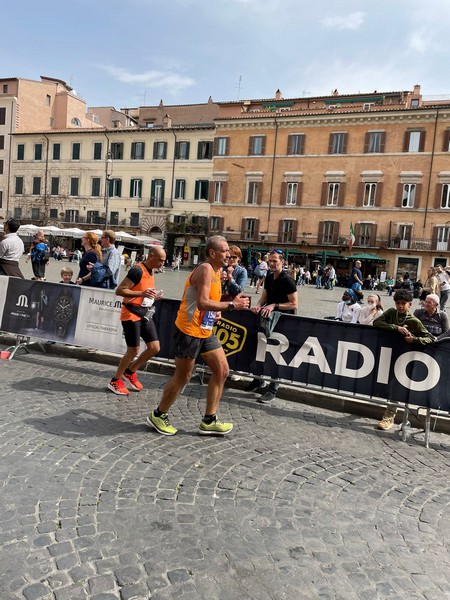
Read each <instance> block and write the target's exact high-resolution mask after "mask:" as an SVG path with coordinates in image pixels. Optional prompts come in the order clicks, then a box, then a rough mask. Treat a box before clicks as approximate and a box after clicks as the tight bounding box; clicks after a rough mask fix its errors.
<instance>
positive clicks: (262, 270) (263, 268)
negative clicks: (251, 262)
mask: <svg viewBox="0 0 450 600" xmlns="http://www.w3.org/2000/svg"><path fill="white" fill-rule="evenodd" d="M268 258H269V256H268V255H267V254H264V256H263V259H262V261H261V262H260V263H259V265H258V267H259V270H258V272H259V275H258V283H257V284H256V290H255V294H257V293H258V291H259V288H260V286H261V285H262V286H263V287H264V279H265V278H266V275H267V269H268V268H269V265H268V264H267V259H268Z"/></svg>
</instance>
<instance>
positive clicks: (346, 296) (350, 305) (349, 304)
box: [335, 288, 361, 323]
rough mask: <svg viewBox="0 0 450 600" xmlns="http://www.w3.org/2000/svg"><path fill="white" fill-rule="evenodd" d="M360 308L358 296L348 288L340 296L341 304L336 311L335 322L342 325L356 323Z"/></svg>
mask: <svg viewBox="0 0 450 600" xmlns="http://www.w3.org/2000/svg"><path fill="white" fill-rule="evenodd" d="M360 310H361V306H360V305H359V304H358V296H357V295H356V294H355V292H354V290H351V289H350V288H349V289H348V290H345V292H344V293H343V294H342V302H339V304H338V305H337V309H336V317H335V318H336V320H337V321H344V323H357V322H358V317H359V313H360Z"/></svg>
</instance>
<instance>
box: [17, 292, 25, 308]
mask: <svg viewBox="0 0 450 600" xmlns="http://www.w3.org/2000/svg"><path fill="white" fill-rule="evenodd" d="M16 306H25V307H26V308H28V298H27V297H26V296H24V295H23V294H22V296H19V298H18V300H17V302H16Z"/></svg>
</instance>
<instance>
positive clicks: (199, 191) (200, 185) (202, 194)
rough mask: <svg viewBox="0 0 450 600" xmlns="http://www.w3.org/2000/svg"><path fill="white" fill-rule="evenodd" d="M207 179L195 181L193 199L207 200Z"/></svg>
mask: <svg viewBox="0 0 450 600" xmlns="http://www.w3.org/2000/svg"><path fill="white" fill-rule="evenodd" d="M208 192H209V181H208V180H205V179H197V181H196V182H195V192H194V200H208V195H209V194H208Z"/></svg>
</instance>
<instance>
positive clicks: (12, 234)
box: [0, 219, 25, 279]
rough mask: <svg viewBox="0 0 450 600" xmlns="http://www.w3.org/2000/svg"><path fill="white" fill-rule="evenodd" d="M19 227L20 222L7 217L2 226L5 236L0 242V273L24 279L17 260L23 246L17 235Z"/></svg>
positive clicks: (23, 250) (22, 250)
mask: <svg viewBox="0 0 450 600" xmlns="http://www.w3.org/2000/svg"><path fill="white" fill-rule="evenodd" d="M19 227H20V222H19V221H18V220H17V219H8V220H7V221H5V224H4V226H3V229H4V232H5V237H4V238H3V239H2V241H1V242H0V275H8V276H9V277H20V278H21V279H24V276H23V274H22V271H21V270H20V267H19V260H20V257H21V256H22V254H23V253H24V252H25V248H24V245H23V242H22V240H21V239H20V237H19V236H18V235H17V231H18V230H19Z"/></svg>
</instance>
